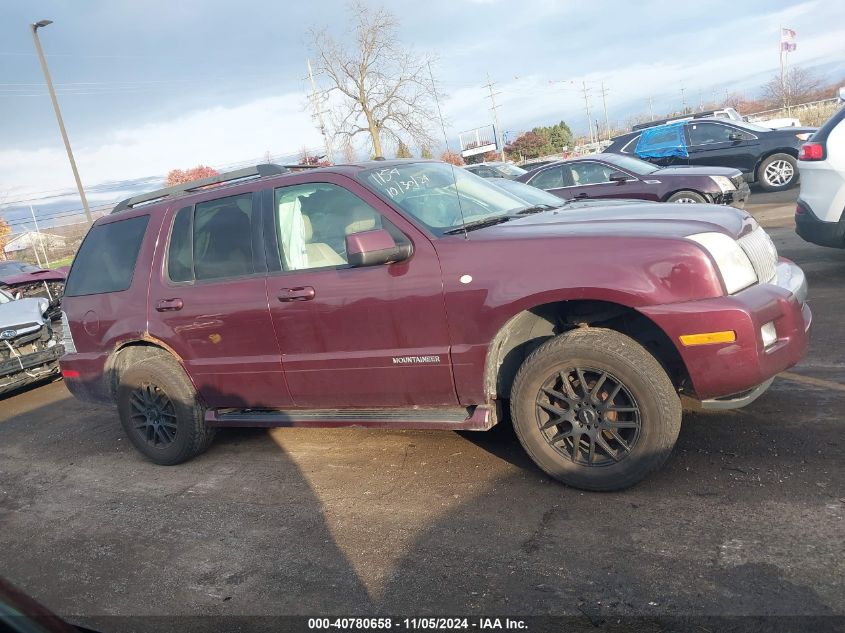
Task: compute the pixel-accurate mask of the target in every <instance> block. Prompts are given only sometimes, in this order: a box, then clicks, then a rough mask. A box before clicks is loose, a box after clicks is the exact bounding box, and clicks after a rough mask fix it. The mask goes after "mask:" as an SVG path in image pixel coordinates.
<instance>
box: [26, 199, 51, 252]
mask: <svg viewBox="0 0 845 633" xmlns="http://www.w3.org/2000/svg"><path fill="white" fill-rule="evenodd" d="M29 213H30V214H31V215H32V223H33V224H34V225H35V232H36V234H37V235H38V241H39V242H40V243H41V252H42V253H44V265H45V266H46V265H47V264H48V263H49V260H48V259H47V251H46V250H44V238H43V237H42V235H41V231H40V230H39V229H38V220H36V219H35V209H33V208H32V205H29ZM32 249H33V250H35V244H33V245H32ZM36 254H38V252H37V251H36Z"/></svg>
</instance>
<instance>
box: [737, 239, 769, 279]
mask: <svg viewBox="0 0 845 633" xmlns="http://www.w3.org/2000/svg"><path fill="white" fill-rule="evenodd" d="M738 242H739V245H740V246H741V247H742V250H744V251H745V254H746V255H748V259H750V260H751V265H752V266H753V267H754V272H756V273H757V279H758V280H759V281H760V283H761V284H768V283H772V282H773V281H774V280H775V276H776V274H777V263H778V250H777V248H776V247H775V243H774V242H773V241H772V238H770V237H769V234H768V233H766V231H764V230H763V227H761V226H758V227H757V228H756V229H754V230H753V231H752V232H751V233H749V234H748V235H746V236H744V237H741V238H739V240H738Z"/></svg>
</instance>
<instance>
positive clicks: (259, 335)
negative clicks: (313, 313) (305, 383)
mask: <svg viewBox="0 0 845 633" xmlns="http://www.w3.org/2000/svg"><path fill="white" fill-rule="evenodd" d="M253 186H254V185H253ZM230 191H231V189H230ZM235 191H239V192H238V193H228V194H227V195H225V196H221V194H220V193H219V192H216V194H211V193H210V194H208V195H207V196H206V197H205V199H203V200H202V201H200V202H197V203H196V204H195V205H188V206H183V207H181V208H179V207H175V208H172V209H170V210H169V212H168V214H167V218H166V223H165V230H164V231H163V232H162V235H163V238H162V241H163V242H164V243H165V244H166V251H165V255H164V257H163V262H162V265H161V266H159V267H158V269H156V270H154V271H153V274H152V276H151V279H150V295H149V331H150V334H151V335H152V336H154V337H156V338H159V339H161V340H162V341H164V342H165V343H167V344H168V345H169V346H170V347H171V348H172V349H173V350H174V351H175V352H176V353H177V354H178V355H179V356H180V357H181V358H182V359H183V362H184V364H185V367H186V368H187V370H188V372H189V373H190V375H191V377H192V378H193V380H194V383H195V384H196V386H197V389H198V390H199V392H200V394H201V395H202V397H203V399H204V400H205V402H206V403H208V404H209V405H210V406H212V407H236V408H247V407H268V408H285V407H289V406H291V404H292V402H291V398H290V395H289V393H288V390H287V387H286V385H285V381H284V374H283V372H282V366H281V361H280V359H279V349H278V346H277V344H276V337H275V333H274V332H273V323H272V321H271V319H270V311H269V309H268V307H267V294H266V290H265V275H266V265H265V262H264V249H263V241H262V240H263V238H262V233H261V222H260V219H259V217H260V213H259V209H260V202H259V200H260V198H259V196H260V194H258V193H253V192H252V191H250V190H249V189H248V188H247V189H244V187H243V186H242V187H240V188H237V189H235ZM160 259H162V258H160Z"/></svg>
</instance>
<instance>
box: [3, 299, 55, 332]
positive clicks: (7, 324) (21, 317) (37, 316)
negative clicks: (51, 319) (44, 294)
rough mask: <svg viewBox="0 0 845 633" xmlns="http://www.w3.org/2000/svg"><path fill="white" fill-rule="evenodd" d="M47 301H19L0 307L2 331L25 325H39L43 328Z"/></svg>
mask: <svg viewBox="0 0 845 633" xmlns="http://www.w3.org/2000/svg"><path fill="white" fill-rule="evenodd" d="M46 307H47V300H46V299H34V298H32V299H18V300H17V301H10V302H9V303H4V304H2V305H0V331H2V330H5V329H8V328H14V327H15V326H18V325H23V324H24V323H37V324H38V327H41V326H42V325H43V324H44V323H45V320H44V310H43V309H42V308H44V309H46Z"/></svg>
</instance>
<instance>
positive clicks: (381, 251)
mask: <svg viewBox="0 0 845 633" xmlns="http://www.w3.org/2000/svg"><path fill="white" fill-rule="evenodd" d="M410 256H411V244H410V242H409V243H408V244H403V245H401V246H400V245H397V244H396V241H395V240H394V239H393V236H392V235H391V234H390V233H389V232H388V231H386V230H385V229H375V230H373V231H361V232H360V233H353V234H352V235H347V236H346V259H347V261H348V262H349V265H350V266H378V265H381V264H389V263H391V262H400V261H402V260H404V259H408V257H410Z"/></svg>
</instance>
